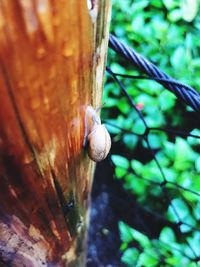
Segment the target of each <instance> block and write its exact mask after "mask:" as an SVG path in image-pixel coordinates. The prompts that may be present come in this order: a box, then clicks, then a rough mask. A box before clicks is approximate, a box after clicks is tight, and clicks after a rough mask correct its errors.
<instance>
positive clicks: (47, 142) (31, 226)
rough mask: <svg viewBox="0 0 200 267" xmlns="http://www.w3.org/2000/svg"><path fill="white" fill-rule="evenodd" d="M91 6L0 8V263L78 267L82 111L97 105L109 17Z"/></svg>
mask: <svg viewBox="0 0 200 267" xmlns="http://www.w3.org/2000/svg"><path fill="white" fill-rule="evenodd" d="M91 3H92V5H91V7H90V6H89V9H90V8H92V9H91V10H88V6H87V3H86V1H69V0H60V1H56V0H34V1H32V0H15V1H11V0H9V1H7V0H1V1H0V102H1V108H0V262H1V264H2V266H23V264H24V266H28V267H31V266H37V267H38V266H47V265H48V264H52V265H51V266H70V264H74V266H83V260H84V249H83V247H84V246H85V232H86V230H85V229H86V228H87V222H86V215H87V212H86V211H87V208H88V199H89V192H90V187H91V177H92V170H93V167H94V166H93V164H92V163H91V161H90V160H89V159H88V157H87V155H86V153H85V152H84V150H83V137H84V111H85V108H86V107H87V106H88V105H90V104H93V105H94V106H97V105H100V101H101V100H100V99H101V92H102V78H103V69H104V59H105V53H106V48H107V37H108V33H107V32H108V24H107V23H106V22H107V21H108V20H109V2H108V1H105V2H104V1H91ZM88 4H90V1H88ZM102 21H104V22H105V23H104V24H102ZM73 203H74V205H72V204H73ZM70 206H73V207H71V208H70ZM82 251H83V252H82ZM48 266H49V265H48Z"/></svg>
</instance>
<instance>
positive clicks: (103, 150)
mask: <svg viewBox="0 0 200 267" xmlns="http://www.w3.org/2000/svg"><path fill="white" fill-rule="evenodd" d="M110 148H111V139H110V135H109V133H108V131H107V129H106V127H105V126H104V125H103V124H99V125H95V127H94V128H93V130H92V132H91V133H90V134H89V135H88V155H89V157H90V159H92V160H93V161H96V162H99V161H101V160H104V159H105V158H106V157H107V155H108V153H109V151H110Z"/></svg>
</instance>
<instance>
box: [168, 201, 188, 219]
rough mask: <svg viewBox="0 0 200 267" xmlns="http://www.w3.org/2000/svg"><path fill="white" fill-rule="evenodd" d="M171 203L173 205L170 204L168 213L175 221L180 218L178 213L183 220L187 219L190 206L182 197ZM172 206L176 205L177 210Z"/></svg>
mask: <svg viewBox="0 0 200 267" xmlns="http://www.w3.org/2000/svg"><path fill="white" fill-rule="evenodd" d="M171 203H172V205H170V207H169V209H168V215H169V217H170V218H171V219H172V220H173V221H177V220H178V218H177V215H176V213H177V214H178V216H179V217H180V219H181V220H184V219H186V217H187V216H188V215H189V214H190V212H189V209H188V206H187V205H186V204H185V202H184V201H183V200H182V199H180V198H176V199H173V200H172V201H171ZM172 207H174V209H175V211H176V212H175V211H174V209H173V208H172Z"/></svg>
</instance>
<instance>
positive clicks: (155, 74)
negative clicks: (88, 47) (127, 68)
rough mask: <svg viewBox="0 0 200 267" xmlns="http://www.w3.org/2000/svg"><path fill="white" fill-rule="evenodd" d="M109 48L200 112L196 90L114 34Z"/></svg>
mask: <svg viewBox="0 0 200 267" xmlns="http://www.w3.org/2000/svg"><path fill="white" fill-rule="evenodd" d="M109 47H110V48H112V49H113V50H114V51H115V52H116V53H118V54H120V55H122V56H123V57H124V58H125V59H126V60H127V61H129V62H130V63H132V64H133V65H134V66H135V67H136V68H137V69H139V70H140V71H141V72H142V73H144V74H146V75H148V77H150V78H151V79H152V78H153V79H154V80H155V81H157V82H159V83H160V84H162V85H163V86H164V87H165V88H166V89H168V90H169V91H171V92H173V93H174V94H175V95H176V96H177V97H178V98H179V99H181V100H182V101H184V102H185V103H186V104H187V105H189V106H191V107H192V108H193V109H194V110H195V111H198V112H199V111H200V94H199V93H198V92H197V91H196V90H195V89H194V88H192V87H190V86H188V85H185V84H183V83H180V82H178V81H176V80H175V79H173V78H171V77H170V76H169V75H167V74H166V73H165V72H163V71H161V70H160V69H159V68H158V67H157V66H155V65H154V64H153V63H151V62H150V61H149V60H147V59H146V58H144V57H143V56H141V55H140V54H138V53H137V52H135V51H134V50H133V49H132V48H130V47H128V46H127V45H125V44H123V43H122V42H121V41H120V40H118V39H117V38H116V37H115V36H114V35H112V34H110V38H109Z"/></svg>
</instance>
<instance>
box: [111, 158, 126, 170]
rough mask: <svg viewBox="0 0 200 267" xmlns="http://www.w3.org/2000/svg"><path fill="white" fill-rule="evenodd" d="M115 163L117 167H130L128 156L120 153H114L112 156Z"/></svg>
mask: <svg viewBox="0 0 200 267" xmlns="http://www.w3.org/2000/svg"><path fill="white" fill-rule="evenodd" d="M111 158H112V161H113V163H114V164H115V165H116V166H117V167H121V168H123V169H128V168H129V161H128V159H127V158H125V157H122V156H120V155H112V156H111Z"/></svg>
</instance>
